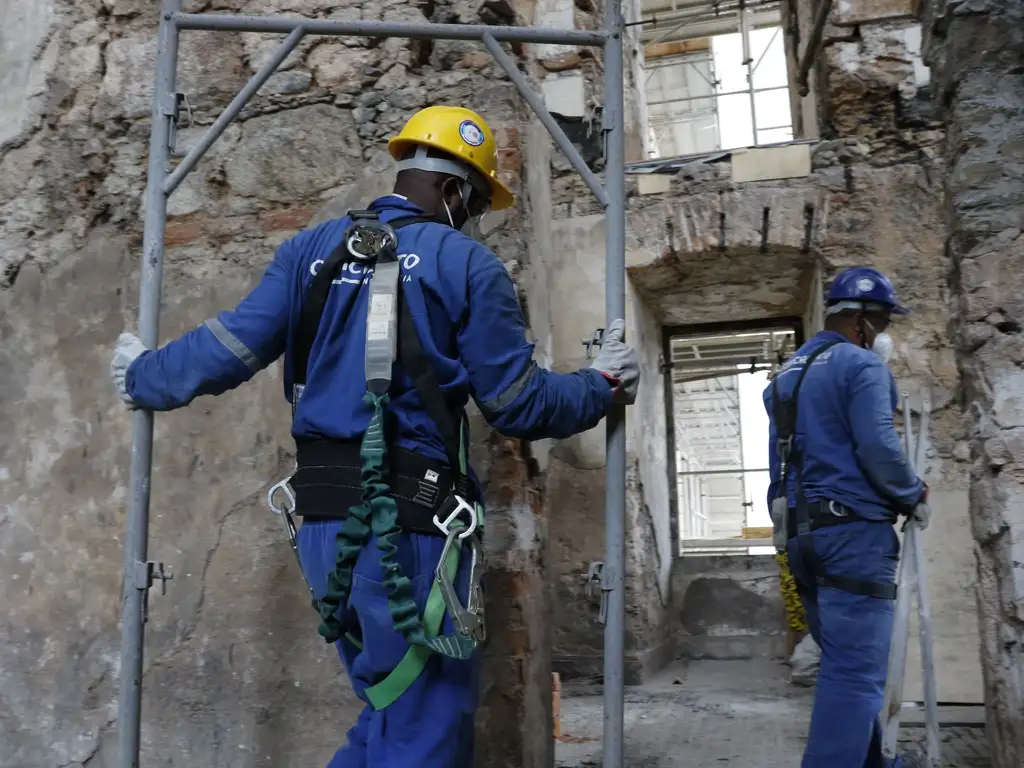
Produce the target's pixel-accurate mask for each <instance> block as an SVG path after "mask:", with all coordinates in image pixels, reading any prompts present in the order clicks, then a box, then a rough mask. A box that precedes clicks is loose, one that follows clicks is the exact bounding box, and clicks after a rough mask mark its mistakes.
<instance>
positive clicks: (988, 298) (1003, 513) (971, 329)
mask: <svg viewBox="0 0 1024 768" xmlns="http://www.w3.org/2000/svg"><path fill="white" fill-rule="evenodd" d="M926 5H927V7H926V11H925V14H926V18H925V25H926V33H927V34H926V37H927V38H928V42H927V55H928V62H929V64H930V65H931V66H932V69H933V76H934V81H935V84H936V97H937V102H938V104H939V105H940V106H941V107H942V108H943V110H944V113H945V117H946V120H947V130H948V133H947V140H946V152H945V157H946V164H947V165H946V170H947V176H946V190H945V191H946V213H947V216H948V225H949V238H948V240H947V241H946V249H947V253H948V255H949V257H950V259H951V262H952V263H951V264H950V265H949V267H950V268H951V270H952V274H951V280H950V283H951V287H952V289H953V292H954V302H953V306H952V310H953V311H952V314H953V318H952V324H953V329H954V332H955V341H956V352H957V363H958V366H959V368H960V371H961V373H962V375H963V398H964V405H965V412H966V422H967V435H966V437H967V440H968V446H967V450H964V451H962V452H961V457H962V459H963V460H964V461H969V462H970V512H971V524H972V531H973V534H974V542H975V545H974V554H975V557H976V558H977V572H978V591H977V598H978V600H977V606H978V612H979V614H980V620H981V653H982V659H983V664H984V670H985V693H986V697H985V698H986V705H987V709H988V726H989V727H988V734H989V740H990V745H991V749H990V752H991V755H992V761H993V765H995V766H998V767H999V768H1009V767H1010V766H1017V765H1019V764H1020V759H1021V755H1022V754H1024V714H1022V713H1024V493H1022V491H1021V478H1022V472H1021V462H1022V460H1024V447H1022V446H1024V442H1022V437H1021V436H1022V435H1024V411H1022V405H1021V403H1022V402H1024V385H1022V382H1024V376H1022V373H1021V370H1020V365H1021V362H1022V361H1024V354H1022V349H1024V347H1022V344H1021V328H1022V324H1024V306H1022V304H1021V296H1022V295H1024V292H1022V287H1024V286H1022V285H1021V281H1022V277H1021V275H1022V274H1024V272H1022V269H1021V267H1022V265H1024V218H1022V216H1021V210H1022V207H1024V164H1022V158H1024V79H1022V77H1021V62H1022V61H1024V3H1021V2H1020V0H1007V1H1006V2H998V3H995V2H985V1H984V0H976V1H972V2H945V1H944V0H936V1H935V2H932V3H928V4H926Z"/></svg>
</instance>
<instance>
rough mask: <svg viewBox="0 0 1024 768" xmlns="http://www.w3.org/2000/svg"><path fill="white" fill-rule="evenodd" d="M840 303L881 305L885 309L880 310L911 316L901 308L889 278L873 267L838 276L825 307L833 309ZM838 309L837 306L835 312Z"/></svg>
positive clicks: (843, 272)
mask: <svg viewBox="0 0 1024 768" xmlns="http://www.w3.org/2000/svg"><path fill="white" fill-rule="evenodd" d="M840 302H842V303H844V304H845V303H846V302H856V303H857V304H859V305H864V304H881V305H884V307H879V309H882V310H883V311H885V310H887V311H889V312H892V314H894V315H907V314H910V310H909V309H907V308H906V307H903V306H900V303H899V301H898V300H897V299H896V289H895V288H893V287H892V283H890V282H889V278H887V277H886V276H885V275H883V274H882V273H881V272H879V271H878V270H877V269H873V268H872V267H851V268H850V269H846V270H843V271H842V272H840V273H839V274H838V275H837V276H836V279H835V280H833V281H832V287H831V288H829V291H828V297H827V298H826V299H825V306H827V307H833V306H834V305H838V304H839V303H840ZM844 308H845V307H844ZM838 309H839V307H838V306H836V307H835V310H838ZM866 309H868V310H870V309H872V308H871V307H866ZM835 310H834V311H835Z"/></svg>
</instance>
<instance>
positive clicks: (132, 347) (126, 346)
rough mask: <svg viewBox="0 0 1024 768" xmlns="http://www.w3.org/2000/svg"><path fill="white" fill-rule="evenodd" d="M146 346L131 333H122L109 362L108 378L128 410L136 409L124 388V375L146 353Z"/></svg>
mask: <svg viewBox="0 0 1024 768" xmlns="http://www.w3.org/2000/svg"><path fill="white" fill-rule="evenodd" d="M146 351H147V349H146V345H145V344H143V343H142V340H141V339H139V337H138V336H136V335H135V334H132V333H122V334H121V335H120V336H118V337H117V346H116V347H114V359H113V360H111V361H110V378H112V379H113V380H114V386H115V387H116V388H117V394H118V395H119V396H120V397H121V399H122V400H123V401H124V402H125V404H126V405H127V406H128V408H129V409H130V410H133V411H134V410H135V409H136V408H138V406H137V405H135V401H134V400H132V398H131V395H129V394H128V390H127V388H126V386H125V375H126V374H127V372H128V367H129V366H130V365H131V364H132V363H134V362H135V360H136V358H138V356H139V355H141V354H142V353H143V352H146Z"/></svg>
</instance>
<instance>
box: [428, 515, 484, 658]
mask: <svg viewBox="0 0 1024 768" xmlns="http://www.w3.org/2000/svg"><path fill="white" fill-rule="evenodd" d="M459 538H461V537H460V536H459V527H458V526H456V527H454V528H452V529H451V531H449V533H448V536H447V538H446V539H445V542H444V550H443V551H442V552H441V559H440V560H439V561H438V563H437V569H436V570H435V571H434V578H435V579H436V581H437V586H438V587H439V588H440V590H441V598H442V599H443V600H444V605H445V608H446V609H447V610H448V615H449V616H451V617H452V623H453V624H454V625H455V629H456V631H457V632H459V634H462V635H466V636H467V637H472V638H473V639H474V640H476V642H477V643H482V642H484V640H486V639H487V627H486V625H485V624H484V601H483V590H482V589H481V586H480V580H481V568H480V552H479V547H478V544H477V540H476V539H475V538H474V539H470V540H469V541H467V542H465V543H464V546H466V547H468V548H469V555H470V563H469V589H468V594H467V595H466V605H465V606H464V605H463V604H462V603H461V602H460V601H459V596H458V593H457V592H456V591H455V584H454V582H453V581H452V579H450V578H448V573H447V569H446V568H445V564H446V563H447V561H448V554H449V552H450V551H451V548H452V546H453V545H455V542H456V539H459Z"/></svg>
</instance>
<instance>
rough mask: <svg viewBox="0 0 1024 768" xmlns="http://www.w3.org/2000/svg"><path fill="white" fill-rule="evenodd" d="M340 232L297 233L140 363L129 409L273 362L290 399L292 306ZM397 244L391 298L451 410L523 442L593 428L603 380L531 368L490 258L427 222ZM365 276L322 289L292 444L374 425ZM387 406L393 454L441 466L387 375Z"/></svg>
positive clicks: (408, 212) (390, 205)
mask: <svg viewBox="0 0 1024 768" xmlns="http://www.w3.org/2000/svg"><path fill="white" fill-rule="evenodd" d="M370 209H371V210H374V211H377V212H378V213H379V214H380V218H381V220H382V221H390V220H393V219H396V218H408V217H410V216H422V215H423V211H422V210H421V209H420V208H419V207H417V206H416V205H413V204H412V203H411V202H409V201H408V200H406V199H405V198H404V197H401V196H399V195H388V196H386V197H383V198H379V199H377V200H375V201H374V202H373V203H372V205H371V206H370ZM348 224H349V219H348V218H347V217H344V218H341V219H334V220H331V221H328V222H325V223H323V224H320V225H319V226H317V227H314V228H312V229H309V230H305V231H303V232H300V233H299V234H297V235H296V236H295V237H293V238H291V239H290V240H288V241H286V242H285V243H284V244H282V245H281V246H280V248H279V249H278V250H277V253H276V254H275V256H274V259H273V261H271V262H270V265H269V266H268V267H267V269H266V272H265V273H264V275H263V278H262V280H261V281H260V282H259V284H258V285H257V286H256V287H255V288H254V289H253V291H252V292H251V293H250V294H249V295H248V296H246V297H245V298H244V299H242V301H241V303H239V305H238V306H237V307H236V308H235V309H234V310H231V311H225V312H220V313H219V314H218V315H217V316H216V317H215V318H213V319H211V320H208V321H207V322H205V323H204V324H203V325H201V326H199V327H198V328H195V329H193V330H191V331H189V332H188V333H186V334H184V335H183V336H182V337H181V338H179V339H177V340H175V341H172V342H170V343H168V344H166V345H164V346H163V347H161V348H160V349H157V350H153V351H148V352H145V353H143V354H142V355H141V356H140V357H139V358H138V359H137V360H136V361H135V362H134V363H133V364H132V365H131V366H130V367H129V369H128V372H127V375H126V386H127V390H128V394H129V395H130V396H131V398H132V399H133V400H134V401H135V402H136V403H138V404H139V405H140V406H142V407H144V408H148V409H152V410H157V411H164V410H170V409H173V408H180V407H182V406H184V405H187V404H188V403H190V402H191V401H192V400H193V399H194V398H195V397H197V396H199V395H219V394H221V393H222V392H225V391H227V390H229V389H233V388H234V387H237V386H238V385H239V384H241V383H242V382H245V381H248V380H249V379H251V378H252V377H253V376H254V375H255V374H256V373H257V372H259V371H260V370H262V369H263V368H266V367H267V366H268V365H270V364H271V363H272V362H274V361H275V360H277V359H278V358H279V357H280V356H281V355H282V354H283V355H284V371H285V376H284V378H285V381H284V391H285V397H286V398H287V399H288V400H289V402H290V401H291V399H292V371H291V365H292V363H291V361H292V355H293V354H294V349H293V344H294V341H295V333H296V328H297V326H298V323H299V317H300V314H301V309H302V299H303V296H304V295H305V294H306V292H307V291H308V290H309V287H310V285H311V284H312V282H313V278H314V276H315V275H316V273H317V270H318V269H319V268H320V266H321V265H322V264H323V262H324V260H325V259H327V257H328V256H329V255H330V253H331V252H332V251H333V250H334V248H335V246H337V245H338V243H340V242H341V238H342V234H343V232H344V231H345V228H346V227H347V226H348ZM398 235H399V248H398V253H399V261H400V264H401V275H402V277H401V280H402V282H401V289H402V291H403V292H404V294H405V296H406V297H407V300H408V304H409V308H410V313H411V315H412V318H413V322H414V324H415V326H416V330H417V332H418V335H419V338H420V342H421V344H422V346H423V351H424V354H425V355H426V356H427V358H428V359H429V361H430V364H431V367H432V369H433V371H434V374H435V376H436V377H437V381H438V384H439V385H440V387H441V389H442V390H443V391H444V392H445V393H446V395H447V396H448V398H449V402H451V403H453V405H456V406H463V405H465V404H466V402H467V401H468V399H469V398H470V397H472V398H473V399H474V400H475V402H476V403H477V405H478V406H479V408H480V410H481V411H482V413H483V415H484V417H485V418H486V419H487V421H488V422H489V423H490V424H491V425H493V426H494V427H495V428H496V429H498V430H499V431H501V432H502V433H504V434H506V435H509V436H512V437H519V438H523V439H527V440H536V439H540V438H545V437H552V438H565V437H569V436H570V435H573V434H575V433H577V432H582V431H584V430H587V429H590V428H591V427H594V426H596V425H597V423H598V422H599V421H600V420H601V418H602V417H603V416H604V415H605V413H606V412H607V411H608V409H609V407H610V406H611V402H612V388H611V386H610V385H609V383H608V380H607V379H605V378H604V376H602V375H601V374H600V373H599V372H598V371H596V370H593V369H589V368H588V369H583V370H581V371H577V372H574V373H554V372H552V371H548V370H545V369H543V368H540V367H539V366H538V365H536V363H535V362H534V361H533V346H534V345H533V344H531V343H530V342H529V341H528V340H527V338H526V321H525V319H524V317H523V313H522V310H521V308H520V306H519V302H518V300H517V297H516V292H515V287H514V286H513V283H512V280H511V278H510V277H509V275H508V272H507V271H506V270H505V267H504V266H503V265H502V263H501V261H499V260H498V258H497V257H496V256H495V255H494V254H493V253H492V252H491V251H489V250H488V249H487V248H485V247H484V246H482V245H480V244H479V243H477V242H476V241H474V240H472V239H470V238H469V237H466V236H465V235H463V234H461V233H460V232H458V231H456V230H454V229H452V228H451V227H448V226H445V225H443V224H439V223H434V222H425V223H417V224H411V225H408V226H406V227H404V228H402V229H400V230H398ZM372 277H373V267H372V266H371V267H365V268H364V267H363V266H361V265H359V264H357V263H354V262H350V263H348V264H346V265H345V266H344V269H342V270H341V271H340V273H339V275H338V277H337V278H336V279H335V280H334V283H333V285H332V287H331V291H330V293H329V295H328V299H327V304H326V307H325V311H324V314H323V319H322V321H321V325H320V332H319V333H318V334H317V338H316V342H315V343H314V345H313V348H312V350H311V352H310V357H309V366H308V368H307V380H306V387H305V390H304V392H303V394H302V397H301V398H300V400H299V405H298V408H297V409H296V413H295V418H294V420H293V423H292V435H293V436H294V437H296V438H332V439H358V438H359V437H361V436H362V434H363V433H364V432H365V431H366V427H367V425H368V424H369V421H370V416H371V415H372V411H371V409H370V407H369V406H368V405H367V404H365V403H364V402H363V395H364V394H365V393H366V377H365V361H364V355H365V351H366V314H367V303H368V296H369V283H370V280H371V279H372ZM390 395H391V404H390V406H389V410H390V412H391V413H392V414H394V415H395V417H396V421H397V424H396V431H395V439H394V441H393V443H392V444H393V445H396V446H398V447H400V448H405V449H407V450H412V451H416V452H418V453H420V454H421V455H425V456H428V457H430V458H435V459H440V460H446V458H447V456H446V454H445V450H444V444H443V443H442V441H441V436H440V434H439V433H438V431H437V428H436V427H435V426H434V423H433V421H432V420H431V419H430V417H429V416H428V415H427V412H426V410H425V409H424V407H423V402H422V401H421V399H420V397H419V395H418V393H417V392H416V390H415V388H414V387H413V383H412V381H411V379H409V377H408V376H406V375H405V373H404V372H402V371H401V370H400V367H399V366H398V365H397V364H396V365H395V366H394V368H393V376H392V384H391V389H390Z"/></svg>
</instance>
